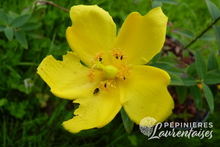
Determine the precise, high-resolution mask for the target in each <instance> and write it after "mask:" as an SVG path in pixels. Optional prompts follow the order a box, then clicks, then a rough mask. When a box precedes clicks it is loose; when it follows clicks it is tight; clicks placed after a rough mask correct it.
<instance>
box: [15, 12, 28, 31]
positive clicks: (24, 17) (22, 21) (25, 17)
mask: <svg viewBox="0 0 220 147" xmlns="http://www.w3.org/2000/svg"><path fill="white" fill-rule="evenodd" d="M29 18H30V14H25V15H21V16H19V17H17V18H15V19H14V20H13V21H12V22H11V26H12V27H13V28H18V27H21V26H22V25H23V24H25V23H26V22H27V21H28V19H29Z"/></svg>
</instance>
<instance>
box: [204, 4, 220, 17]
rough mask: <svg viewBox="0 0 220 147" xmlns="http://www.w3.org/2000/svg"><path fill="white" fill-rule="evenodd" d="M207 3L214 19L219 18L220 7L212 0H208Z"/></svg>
mask: <svg viewBox="0 0 220 147" xmlns="http://www.w3.org/2000/svg"><path fill="white" fill-rule="evenodd" d="M206 4H207V7H208V10H209V13H210V15H211V17H212V19H213V20H216V19H217V18H219V17H220V10H219V8H218V7H217V6H216V5H215V4H214V3H213V2H211V1H210V0H206Z"/></svg>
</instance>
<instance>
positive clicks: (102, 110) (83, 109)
mask: <svg viewBox="0 0 220 147" xmlns="http://www.w3.org/2000/svg"><path fill="white" fill-rule="evenodd" d="M74 103H80V106H79V108H78V109H77V110H76V111H75V113H74V114H75V115H76V116H74V117H73V118H72V119H70V120H68V121H65V122H63V126H64V128H65V129H66V130H68V131H69V132H72V133H78V132H79V131H81V130H87V129H91V128H101V127H103V126H105V125H106V124H108V123H109V122H110V121H111V120H112V119H113V118H114V117H115V116H116V114H117V113H118V111H119V110H120V109H121V104H120V98H119V91H118V89H111V90H110V91H109V92H106V91H102V90H99V91H96V92H95V94H92V95H90V96H88V97H83V98H79V99H77V100H75V101H74Z"/></svg>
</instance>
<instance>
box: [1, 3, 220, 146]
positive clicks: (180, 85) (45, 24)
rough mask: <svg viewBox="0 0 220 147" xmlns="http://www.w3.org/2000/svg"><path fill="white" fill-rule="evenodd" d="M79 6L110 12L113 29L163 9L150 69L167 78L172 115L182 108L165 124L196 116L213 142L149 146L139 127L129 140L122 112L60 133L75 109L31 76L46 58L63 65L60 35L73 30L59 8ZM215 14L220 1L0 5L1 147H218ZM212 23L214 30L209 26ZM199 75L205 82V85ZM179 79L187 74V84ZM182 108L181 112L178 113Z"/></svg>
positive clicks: (182, 140) (219, 34)
mask: <svg viewBox="0 0 220 147" xmlns="http://www.w3.org/2000/svg"><path fill="white" fill-rule="evenodd" d="M55 4H56V5H55ZM78 4H84V5H91V4H97V5H98V6H100V7H101V8H103V9H104V10H106V11H108V12H109V14H110V15H111V16H112V17H113V20H114V21H115V23H116V24H117V28H118V29H120V27H121V25H122V23H123V21H124V20H125V18H126V17H127V16H128V14H130V13H131V12H133V11H137V12H139V13H141V14H142V15H145V14H146V13H147V12H148V11H149V10H151V9H152V8H153V7H157V6H161V7H162V9H163V11H164V13H165V14H166V15H167V16H168V18H169V23H168V27H167V35H168V36H167V40H166V44H165V46H164V48H163V51H162V53H161V54H160V55H158V56H157V57H155V58H154V59H153V60H152V61H151V63H150V65H152V66H156V67H159V68H162V69H164V70H166V71H168V72H169V74H170V76H171V78H172V81H171V85H170V86H169V90H170V92H171V95H172V96H173V98H174V100H175V102H176V107H175V108H176V109H177V106H178V107H181V111H182V112H181V114H180V113H179V111H178V110H177V111H178V112H177V113H175V114H174V115H172V116H171V117H170V118H168V120H170V121H175V120H176V118H178V119H179V120H181V121H188V120H190V119H191V118H192V117H191V116H192V115H194V114H195V113H196V114H197V112H200V111H202V114H203V115H202V116H201V117H202V118H201V119H200V120H199V121H207V122H213V128H212V129H211V130H212V131H213V133H212V135H213V137H212V138H211V139H207V138H203V139H200V138H199V137H192V138H190V139H189V138H187V137H179V138H173V137H162V138H160V139H153V140H148V137H147V136H145V135H143V134H142V133H141V132H140V130H139V127H138V126H137V125H134V128H133V130H132V131H131V133H130V134H129V133H127V132H126V130H125V129H124V125H123V121H122V119H121V115H120V113H119V114H118V115H117V116H116V118H115V119H114V120H113V121H112V122H111V123H110V124H108V125H106V126H105V127H103V128H101V129H91V130H86V131H82V132H80V133H78V134H71V133H69V132H67V131H66V130H64V129H63V127H62V125H61V124H62V122H63V121H64V120H68V119H69V118H72V116H73V112H74V110H75V109H76V105H73V103H72V102H71V101H68V100H64V99H59V98H57V97H55V96H54V95H53V94H51V92H50V88H49V87H48V86H47V85H46V83H45V82H44V81H43V80H42V79H41V78H40V77H39V75H37V74H36V68H37V66H38V65H39V63H40V62H41V61H42V60H43V58H44V57H46V56H47V55H53V56H54V57H55V58H56V59H60V60H61V59H62V55H64V54H66V52H67V51H69V50H70V48H69V46H68V44H67V41H66V38H65V31H66V28H67V27H68V26H71V20H70V18H69V13H68V12H66V11H64V10H62V9H60V8H58V7H57V6H61V7H63V8H66V9H67V10H69V9H70V8H71V6H73V5H78ZM219 7H220V1H219V0H210V1H208V0H200V1H192V0H124V1H116V0H63V1H60V0H54V1H50V2H47V1H36V0H35V1H33V0H22V1H16V0H7V1H3V0H1V1H0V146H2V147H20V146H21V147H26V146H30V147H44V146H45V147H49V146H62V147H70V146H71V147H72V146H76V147H77V146H82V147H87V146H88V147H93V146H106V147H118V146H128V147H132V146H134V147H135V146H138V147H139V146H151V147H152V146H180V147H182V146H188V145H190V146H193V147H194V146H195V147H196V146H213V147H215V146H219V140H220V124H219V114H220V108H219V106H220V95H219V89H220V86H219V84H220V81H219V80H220V76H219V75H220V74H219V73H220V72H219V71H220V70H219V67H220V66H219V61H220V58H219V53H220V52H219V45H220V31H219V30H220V27H219V26H218V25H219V22H217V21H216V22H215V20H217V19H218V18H219V16H220V13H219V12H220V11H218V10H219V9H218V8H219ZM213 22H215V27H213V26H212V25H211V24H212V23H213ZM210 25H211V26H210ZM209 26H210V28H209V29H207V28H208V27H209ZM206 29H207V31H205V33H204V35H202V36H201V37H199V38H198V39H197V36H199V35H200V34H201V33H202V32H204V30H206ZM195 38H196V39H195ZM193 40H194V41H195V42H193V43H192V41H193ZM196 50H199V53H198V52H197V53H196ZM195 57H196V58H195ZM197 58H198V60H197ZM186 59H187V61H186ZM177 60H178V61H177ZM179 60H180V62H181V63H180V62H179ZM188 60H190V61H188ZM194 62H195V63H194ZM203 62H204V65H205V66H207V68H206V69H205V70H206V71H204V70H203V71H199V69H197V68H196V66H201V69H203V68H202V67H204V66H203V64H202V63H203ZM200 63H201V64H200ZM164 65H166V66H164ZM204 72H205V73H207V75H209V76H207V75H206V76H205V78H203V75H204ZM182 75H187V79H186V78H185V77H183V76H182ZM206 77H207V78H206ZM184 78H185V79H184ZM207 87H208V88H207ZM173 89H174V90H173ZM210 93H211V94H210ZM189 95H190V96H189ZM187 99H189V100H187ZM186 101H187V103H186ZM189 101H190V104H189V103H188V102H189ZM191 103H193V104H191ZM183 105H184V107H185V106H186V107H187V109H183V108H182V107H183ZM192 107H193V108H192ZM194 107H195V108H194ZM182 109H183V110H182ZM189 111H190V112H189ZM185 112H187V113H185ZM188 113H189V114H188ZM188 116H189V117H191V118H189V119H188ZM193 121H195V120H193ZM130 130H131V128H130ZM209 130H210V129H209Z"/></svg>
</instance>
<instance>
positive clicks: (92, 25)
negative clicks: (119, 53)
mask: <svg viewBox="0 0 220 147" xmlns="http://www.w3.org/2000/svg"><path fill="white" fill-rule="evenodd" d="M70 18H71V20H72V26H71V27H68V28H67V30H66V37H67V41H68V43H69V46H70V48H71V49H72V50H73V51H74V52H76V53H77V56H78V57H79V58H80V59H81V60H82V61H83V62H84V63H85V64H86V65H87V66H90V63H91V60H92V59H93V58H94V56H95V55H96V53H100V52H104V51H109V50H111V49H112V46H113V42H114V40H115V38H116V26H115V23H114V22H113V20H112V17H111V16H110V15H109V14H108V12H106V11H104V10H103V9H102V8H100V7H98V6H96V5H92V6H85V5H79V6H73V7H72V8H71V10H70Z"/></svg>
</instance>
